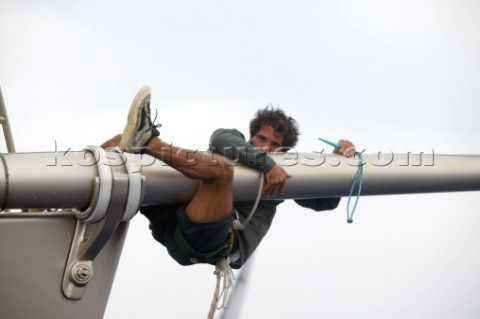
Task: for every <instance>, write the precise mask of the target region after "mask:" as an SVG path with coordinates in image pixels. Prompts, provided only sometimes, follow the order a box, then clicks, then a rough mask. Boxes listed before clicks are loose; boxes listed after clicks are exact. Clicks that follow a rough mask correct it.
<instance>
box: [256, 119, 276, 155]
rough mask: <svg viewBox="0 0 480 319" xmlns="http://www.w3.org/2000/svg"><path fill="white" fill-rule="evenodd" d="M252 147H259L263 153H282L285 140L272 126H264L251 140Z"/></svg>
mask: <svg viewBox="0 0 480 319" xmlns="http://www.w3.org/2000/svg"><path fill="white" fill-rule="evenodd" d="M251 142H252V145H253V146H255V147H258V148H259V149H261V150H262V151H263V152H267V153H271V152H275V151H280V149H279V148H281V147H282V145H283V142H284V138H283V136H282V135H280V134H278V133H277V132H275V130H274V129H273V127H271V126H270V125H268V124H267V125H264V126H263V127H262V128H261V129H260V130H259V131H258V132H257V134H255V135H254V136H253V137H252V139H251Z"/></svg>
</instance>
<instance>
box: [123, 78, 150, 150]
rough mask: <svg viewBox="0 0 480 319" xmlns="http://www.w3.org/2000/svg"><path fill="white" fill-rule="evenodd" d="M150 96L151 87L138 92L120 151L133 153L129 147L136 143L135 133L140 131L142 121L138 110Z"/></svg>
mask: <svg viewBox="0 0 480 319" xmlns="http://www.w3.org/2000/svg"><path fill="white" fill-rule="evenodd" d="M150 94H151V90H150V87H148V86H146V85H145V86H143V87H142V88H141V89H140V90H139V91H138V93H137V95H135V98H134V99H133V101H132V105H131V106H130V110H129V111H128V117H127V125H125V129H124V130H123V135H122V140H121V142H120V149H121V150H123V151H126V152H130V151H131V149H130V147H129V145H132V144H133V142H134V141H133V138H134V137H135V133H136V131H137V130H138V123H139V120H140V119H139V116H138V114H139V112H138V109H139V108H140V106H141V105H142V102H143V101H144V100H145V99H146V98H148V97H149V96H150Z"/></svg>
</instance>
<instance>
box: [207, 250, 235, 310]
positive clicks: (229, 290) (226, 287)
mask: <svg viewBox="0 0 480 319" xmlns="http://www.w3.org/2000/svg"><path fill="white" fill-rule="evenodd" d="M213 274H214V275H216V276H217V285H216V287H215V293H214V295H213V300H212V305H211V306H210V311H209V313H208V319H213V317H214V316H215V311H216V310H217V309H218V310H220V309H226V308H228V306H229V305H230V302H231V301H232V299H233V282H234V281H235V276H234V275H233V271H232V268H231V267H230V258H229V257H227V258H220V259H219V260H218V261H217V263H216V264H215V271H214V272H213ZM222 277H223V281H222ZM222 283H223V287H222V291H221V292H220V286H221V284H222ZM220 299H222V304H221V305H220V306H218V302H219V301H220Z"/></svg>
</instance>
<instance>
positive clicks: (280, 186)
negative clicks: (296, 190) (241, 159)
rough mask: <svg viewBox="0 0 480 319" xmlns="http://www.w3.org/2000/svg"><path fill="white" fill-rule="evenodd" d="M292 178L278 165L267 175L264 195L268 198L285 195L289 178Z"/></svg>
mask: <svg viewBox="0 0 480 319" xmlns="http://www.w3.org/2000/svg"><path fill="white" fill-rule="evenodd" d="M290 177H292V176H290V175H289V174H288V173H287V172H286V171H285V170H284V169H283V167H281V166H280V165H278V164H276V165H275V166H274V167H273V168H272V169H271V170H269V171H268V172H266V173H265V186H264V187H263V193H264V194H265V195H267V196H269V197H270V196H275V195H277V194H279V193H280V194H283V193H285V188H286V182H287V178H290Z"/></svg>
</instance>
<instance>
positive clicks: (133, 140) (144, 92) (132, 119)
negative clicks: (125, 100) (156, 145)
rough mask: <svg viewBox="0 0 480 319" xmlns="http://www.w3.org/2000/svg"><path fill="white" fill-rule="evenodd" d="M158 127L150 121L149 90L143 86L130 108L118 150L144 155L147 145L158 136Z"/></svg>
mask: <svg viewBox="0 0 480 319" xmlns="http://www.w3.org/2000/svg"><path fill="white" fill-rule="evenodd" d="M158 126H160V125H154V124H153V123H152V120H151V119H150V88H149V87H148V86H144V87H142V88H141V89H140V91H138V93H137V95H135V98H134V99H133V102H132V105H131V106H130V111H129V112H128V118H127V125H126V126H125V129H124V130H123V135H122V140H121V142H120V149H122V150H123V151H125V152H128V153H140V154H144V153H146V152H147V149H148V143H150V141H151V140H152V139H153V138H154V137H156V136H159V135H160V132H159V131H158V130H157V127H158Z"/></svg>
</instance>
